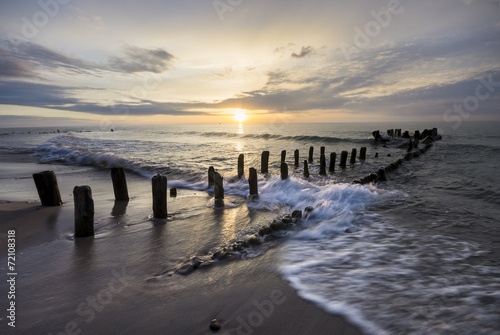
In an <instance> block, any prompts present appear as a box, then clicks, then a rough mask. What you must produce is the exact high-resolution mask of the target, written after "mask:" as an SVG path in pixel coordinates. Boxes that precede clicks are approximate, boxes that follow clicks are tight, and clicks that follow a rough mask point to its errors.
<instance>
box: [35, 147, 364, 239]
mask: <svg viewBox="0 0 500 335" xmlns="http://www.w3.org/2000/svg"><path fill="white" fill-rule="evenodd" d="M313 153H314V147H311V148H310V149H309V159H308V160H304V176H305V177H306V178H307V177H309V168H308V164H309V163H312V162H313ZM356 154H357V150H356V149H353V150H352V152H351V159H350V163H351V164H354V163H355V162H356ZM336 156H337V155H336V153H334V152H332V153H331V154H330V166H329V171H330V172H334V171H335V161H336ZM347 157H348V152H347V151H342V153H341V157H340V164H339V166H341V167H345V166H346V165H347ZM359 158H360V159H361V160H365V159H366V147H363V148H361V150H360V157H359ZM285 159H286V150H283V151H282V152H281V179H287V178H288V165H287V164H286V163H285ZM298 165H299V150H295V166H298ZM268 167H269V151H264V152H263V153H262V160H261V172H262V173H268V172H269V168H268ZM243 171H244V155H243V154H241V155H240V156H239V157H238V177H239V178H241V177H243V174H244V172H243ZM319 173H320V175H326V159H325V147H321V155H320V172H319ZM33 180H34V182H35V185H36V188H37V191H38V195H39V197H40V201H41V203H42V206H61V205H62V204H63V202H62V200H61V194H60V192H59V186H58V184H57V178H56V175H55V173H54V172H53V171H43V172H39V173H35V174H33ZM111 180H112V183H113V191H114V194H115V200H116V201H128V200H129V195H128V188H127V181H126V177H125V170H124V169H123V168H122V167H117V168H111ZM151 183H152V191H153V217H154V218H159V219H165V218H167V177H166V176H162V175H160V174H157V175H156V176H154V177H153V178H152V180H151ZM248 183H249V187H250V196H251V197H257V196H258V194H259V191H258V185H257V170H256V169H255V168H253V167H252V168H250V169H249V176H248ZM212 186H213V187H214V198H215V206H216V207H223V206H224V184H223V177H222V176H221V175H220V173H218V172H216V171H215V169H214V167H213V166H211V167H209V169H208V187H209V188H210V187H212ZM176 194H177V190H176V189H175V188H172V189H170V195H171V196H174V195H176ZM73 200H74V204H75V237H84V236H92V235H94V201H93V199H92V190H91V188H90V186H75V187H74V189H73Z"/></svg>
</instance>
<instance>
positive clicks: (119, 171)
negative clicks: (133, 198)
mask: <svg viewBox="0 0 500 335" xmlns="http://www.w3.org/2000/svg"><path fill="white" fill-rule="evenodd" d="M111 180H112V181H113V191H114V193H115V200H120V201H121V200H129V197H128V189H127V179H126V178H125V169H123V168H122V167H114V168H111Z"/></svg>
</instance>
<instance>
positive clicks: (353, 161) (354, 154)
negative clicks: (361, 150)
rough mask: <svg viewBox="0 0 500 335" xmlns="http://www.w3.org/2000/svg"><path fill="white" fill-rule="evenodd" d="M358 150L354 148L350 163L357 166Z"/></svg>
mask: <svg viewBox="0 0 500 335" xmlns="http://www.w3.org/2000/svg"><path fill="white" fill-rule="evenodd" d="M357 152H358V151H357V150H356V148H353V149H352V151H351V159H350V161H349V163H351V164H355V163H356V154H357Z"/></svg>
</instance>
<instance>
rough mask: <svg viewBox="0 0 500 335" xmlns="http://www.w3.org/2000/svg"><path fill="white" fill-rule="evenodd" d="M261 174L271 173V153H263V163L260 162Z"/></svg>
mask: <svg viewBox="0 0 500 335" xmlns="http://www.w3.org/2000/svg"><path fill="white" fill-rule="evenodd" d="M260 172H261V173H268V172H269V151H262V156H261V161H260Z"/></svg>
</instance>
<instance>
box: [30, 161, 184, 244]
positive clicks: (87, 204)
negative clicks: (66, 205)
mask: <svg viewBox="0 0 500 335" xmlns="http://www.w3.org/2000/svg"><path fill="white" fill-rule="evenodd" d="M33 180H34V181H35V185H36V188H37V191H38V196H39V197H40V201H41V203H42V206H61V205H62V204H63V201H62V199H61V194H60V192H59V186H58V184H57V178H56V175H55V173H54V172H53V171H43V172H39V173H34V174H33ZM111 180H112V182H113V191H114V194H115V200H116V201H128V200H129V196H128V188H127V180H126V177H125V170H124V169H123V168H122V167H118V168H111ZM151 183H152V189H153V217H155V218H158V219H165V218H167V177H166V176H162V175H160V174H157V175H156V176H154V177H153V178H152V180H151ZM176 194H177V190H176V189H175V188H172V189H170V195H171V196H175V195H176ZM73 200H74V203H75V237H85V236H92V235H94V200H93V199H92V190H91V188H90V186H75V187H74V189H73Z"/></svg>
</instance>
